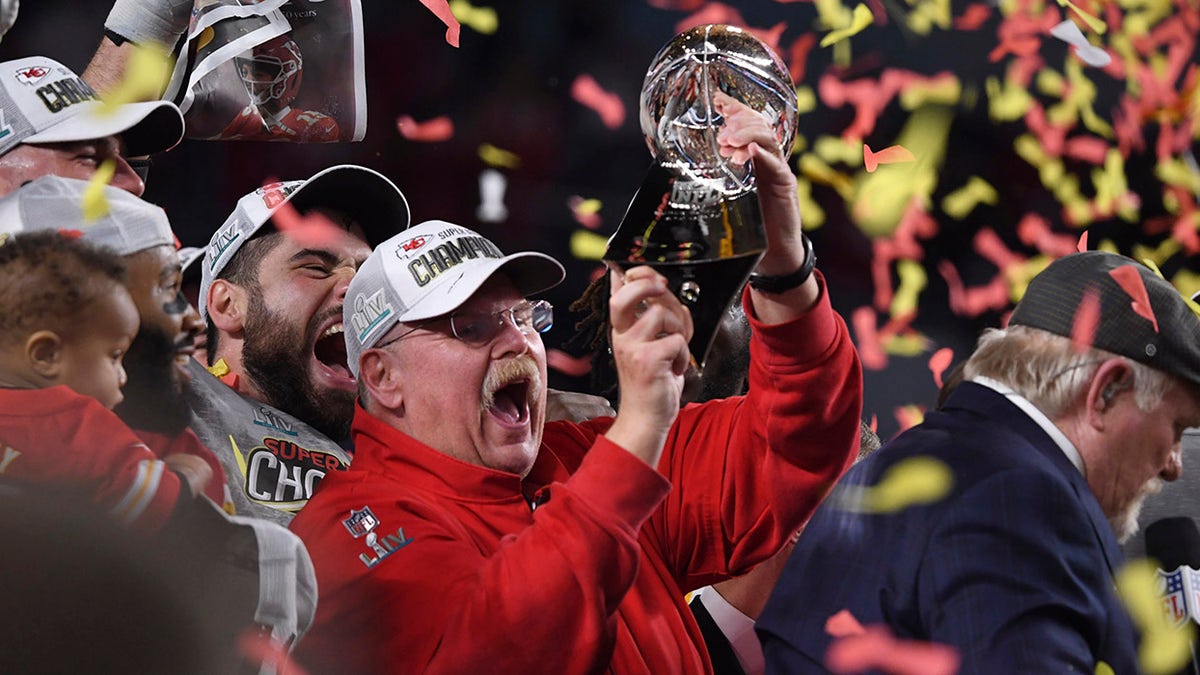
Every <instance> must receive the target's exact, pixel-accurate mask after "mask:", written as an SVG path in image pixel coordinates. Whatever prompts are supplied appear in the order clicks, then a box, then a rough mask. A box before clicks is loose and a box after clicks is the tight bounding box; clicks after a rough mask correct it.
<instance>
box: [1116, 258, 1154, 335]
mask: <svg viewBox="0 0 1200 675" xmlns="http://www.w3.org/2000/svg"><path fill="white" fill-rule="evenodd" d="M1108 276H1110V277H1112V278H1113V279H1115V280H1116V282H1117V284H1119V285H1120V286H1121V288H1122V289H1123V290H1124V291H1125V292H1126V293H1128V294H1129V297H1131V298H1133V303H1132V305H1131V306H1132V307H1133V311H1134V312H1135V313H1136V314H1137V315H1138V316H1141V317H1143V318H1145V319H1146V320H1147V321H1149V322H1150V323H1151V324H1153V326H1154V332H1155V333H1157V332H1158V319H1157V318H1155V316H1154V308H1153V307H1151V305H1150V295H1149V294H1148V293H1146V284H1145V283H1143V282H1142V275H1141V274H1138V271H1137V268H1135V267H1134V266H1133V265H1121V266H1120V267H1118V268H1116V269H1115V270H1111V271H1110V272H1109V273H1108Z"/></svg>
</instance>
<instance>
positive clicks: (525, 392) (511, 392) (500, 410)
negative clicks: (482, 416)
mask: <svg viewBox="0 0 1200 675" xmlns="http://www.w3.org/2000/svg"><path fill="white" fill-rule="evenodd" d="M486 404H487V409H488V411H489V412H490V413H491V414H492V415H493V416H494V417H496V418H497V419H498V420H500V421H501V422H504V423H505V424H509V425H514V426H515V425H520V424H524V423H525V422H527V421H528V420H529V380H527V379H523V380H518V381H516V382H510V383H509V384H506V385H504V386H502V387H500V388H499V389H497V390H496V391H494V392H492V394H491V396H489V397H488V400H487V401H486Z"/></svg>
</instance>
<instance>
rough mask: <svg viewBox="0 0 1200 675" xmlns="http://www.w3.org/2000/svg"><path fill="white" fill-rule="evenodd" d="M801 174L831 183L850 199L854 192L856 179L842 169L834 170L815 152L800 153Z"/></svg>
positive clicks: (816, 180) (814, 179) (814, 180)
mask: <svg viewBox="0 0 1200 675" xmlns="http://www.w3.org/2000/svg"><path fill="white" fill-rule="evenodd" d="M799 167H800V174H801V175H802V176H804V177H806V178H808V179H810V180H812V181H813V182H814V183H821V184H823V185H830V186H832V187H833V189H835V190H837V191H838V194H840V195H841V196H842V198H843V199H849V197H850V195H853V194H854V181H852V180H850V177H849V176H847V175H846V174H844V173H841V172H840V171H834V170H833V168H831V167H830V166H829V165H828V164H826V163H825V162H824V161H823V160H822V159H821V158H820V157H818V156H817V155H816V154H815V153H812V152H806V153H804V154H803V155H800V163H799Z"/></svg>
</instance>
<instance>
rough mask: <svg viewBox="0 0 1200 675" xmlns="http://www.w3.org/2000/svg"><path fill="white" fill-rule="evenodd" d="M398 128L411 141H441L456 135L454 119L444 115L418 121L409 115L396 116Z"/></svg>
mask: <svg viewBox="0 0 1200 675" xmlns="http://www.w3.org/2000/svg"><path fill="white" fill-rule="evenodd" d="M396 130H397V131H399V132H400V135H401V136H403V137H405V138H407V139H408V140H410V141H419V142H421V143H440V142H441V141H448V140H450V139H451V138H453V137H454V121H453V120H451V119H450V118H449V117H446V116H445V115H442V116H441V117H434V118H432V119H429V120H425V121H424V122H418V121H416V120H415V119H413V118H412V117H410V116H408V115H401V116H399V117H397V118H396Z"/></svg>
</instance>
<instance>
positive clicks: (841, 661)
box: [825, 626, 962, 675]
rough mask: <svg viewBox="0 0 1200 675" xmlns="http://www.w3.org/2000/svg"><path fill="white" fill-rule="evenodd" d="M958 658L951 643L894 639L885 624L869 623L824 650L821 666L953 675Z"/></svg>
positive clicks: (910, 674)
mask: <svg viewBox="0 0 1200 675" xmlns="http://www.w3.org/2000/svg"><path fill="white" fill-rule="evenodd" d="M961 662H962V659H961V657H959V655H958V651H957V650H956V649H954V648H953V647H949V646H947V645H940V644H935V643H932V642H917V641H914V640H897V639H896V638H894V637H892V634H891V632H890V631H889V630H888V629H887V627H886V626H869V627H868V628H867V629H866V631H865V632H864V633H862V634H861V635H848V636H846V637H842V638H838V639H837V640H835V641H834V642H833V643H832V644H830V645H829V649H828V650H827V651H826V652H825V667H826V668H828V669H829V670H831V671H833V672H835V673H862V672H865V671H868V670H879V671H882V672H884V673H890V674H891V675H953V674H954V673H956V672H958V666H959V664H960V663H961Z"/></svg>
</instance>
